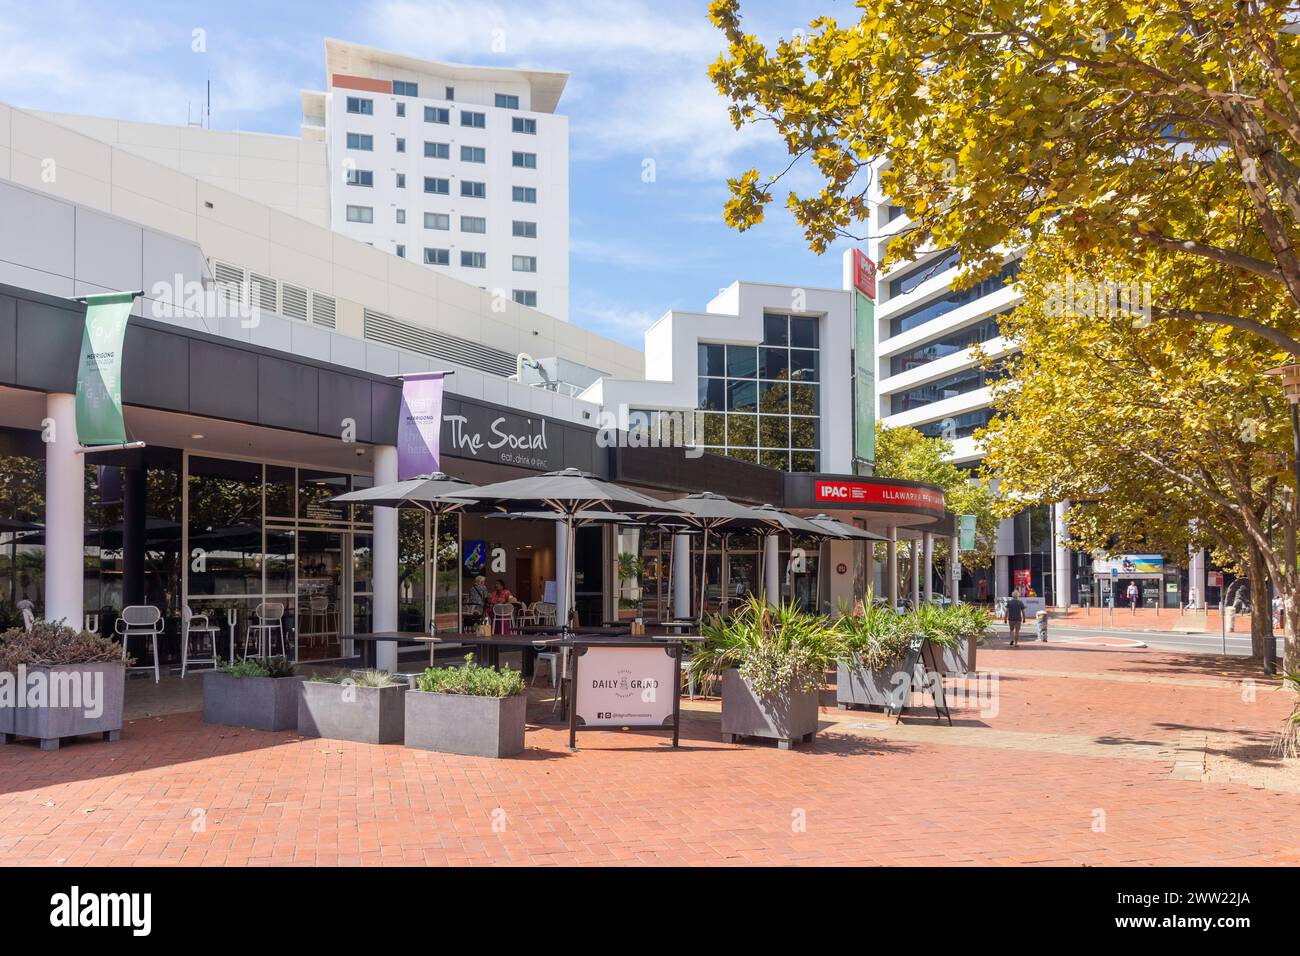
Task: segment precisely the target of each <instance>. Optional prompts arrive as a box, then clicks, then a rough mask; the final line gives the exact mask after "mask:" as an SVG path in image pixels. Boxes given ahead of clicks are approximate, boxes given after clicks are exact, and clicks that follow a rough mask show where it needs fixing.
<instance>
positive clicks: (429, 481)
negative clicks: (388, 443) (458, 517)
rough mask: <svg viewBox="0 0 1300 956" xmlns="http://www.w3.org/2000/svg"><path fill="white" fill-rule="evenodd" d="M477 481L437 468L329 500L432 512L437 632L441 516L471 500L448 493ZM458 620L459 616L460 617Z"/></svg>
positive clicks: (431, 612)
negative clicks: (449, 473) (461, 477)
mask: <svg viewBox="0 0 1300 956" xmlns="http://www.w3.org/2000/svg"><path fill="white" fill-rule="evenodd" d="M475 487H476V486H475V485H471V484H470V483H469V482H466V481H461V480H460V479H459V478H453V477H451V475H447V474H443V473H442V472H441V471H435V472H433V473H432V474H429V475H420V476H418V477H416V478H407V479H406V480H405V481H394V482H390V483H389V484H386V485H376V486H375V487H373V488H361V489H359V490H357V491H349V492H348V493H347V494H344V495H337V496H335V497H334V498H331V499H330V501H331V502H334V503H336V504H352V505H372V506H374V507H378V508H419V509H420V510H422V511H425V512H427V513H428V514H431V515H433V600H432V602H431V605H432V606H431V607H430V608H429V623H430V624H432V625H433V632H434V633H435V634H437V633H438V607H437V605H438V545H439V542H440V541H441V540H442V527H441V522H442V516H443V515H445V514H450V513H452V512H453V511H459V510H461V509H462V508H464V507H465V505H467V504H468V503H469V502H467V501H464V500H462V499H459V498H452V497H448V495H453V494H455V493H456V492H459V491H463V490H466V489H473V488H475ZM457 620H459V617H458V618H457Z"/></svg>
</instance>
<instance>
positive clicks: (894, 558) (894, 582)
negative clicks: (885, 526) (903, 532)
mask: <svg viewBox="0 0 1300 956" xmlns="http://www.w3.org/2000/svg"><path fill="white" fill-rule="evenodd" d="M885 534H886V536H887V538H888V540H887V541H886V542H885V597H887V598H888V599H889V606H890V607H897V606H898V529H897V528H895V527H894V526H893V525H890V527H889V530H887V531H886V532H885Z"/></svg>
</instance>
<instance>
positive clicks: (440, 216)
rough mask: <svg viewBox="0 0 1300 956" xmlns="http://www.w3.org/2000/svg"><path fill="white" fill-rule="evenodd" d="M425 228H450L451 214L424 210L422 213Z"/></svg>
mask: <svg viewBox="0 0 1300 956" xmlns="http://www.w3.org/2000/svg"><path fill="white" fill-rule="evenodd" d="M424 228H425V229H442V230H447V229H450V228H451V216H449V215H447V214H446V213H445V212H426V213H425V214H424Z"/></svg>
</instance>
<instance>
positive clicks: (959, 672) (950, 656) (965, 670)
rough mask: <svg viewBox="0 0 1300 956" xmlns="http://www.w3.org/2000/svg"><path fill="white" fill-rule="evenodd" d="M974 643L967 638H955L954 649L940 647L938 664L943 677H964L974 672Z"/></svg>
mask: <svg viewBox="0 0 1300 956" xmlns="http://www.w3.org/2000/svg"><path fill="white" fill-rule="evenodd" d="M976 643H977V642H976V641H973V640H971V639H970V638H969V637H959V638H957V646H956V647H941V648H939V650H940V652H941V654H940V658H939V663H940V664H941V665H942V666H943V673H944V676H945V677H965V676H966V675H967V674H970V673H973V672H974V671H975V645H976Z"/></svg>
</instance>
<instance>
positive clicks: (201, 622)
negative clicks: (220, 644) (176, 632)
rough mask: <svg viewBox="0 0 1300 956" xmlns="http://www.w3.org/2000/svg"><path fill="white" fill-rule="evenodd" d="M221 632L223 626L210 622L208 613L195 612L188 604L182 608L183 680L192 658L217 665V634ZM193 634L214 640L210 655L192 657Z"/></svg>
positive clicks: (202, 662)
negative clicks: (191, 639)
mask: <svg viewBox="0 0 1300 956" xmlns="http://www.w3.org/2000/svg"><path fill="white" fill-rule="evenodd" d="M220 633H221V628H220V627H218V626H217V625H215V624H211V623H209V622H208V616H207V615H206V614H195V613H194V612H193V611H191V610H190V606H189V605H188V604H187V605H185V606H184V607H183V608H181V680H184V679H185V672H186V671H187V670H189V666H190V661H191V660H193V661H194V662H195V663H198V664H211V665H212V666H213V667H214V668H215V667H216V666H217V635H218V634H220ZM193 634H200V635H203V634H206V635H207V637H208V640H210V641H211V642H212V655H211V656H210V657H195V658H191V657H190V636H191V635H193Z"/></svg>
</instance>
